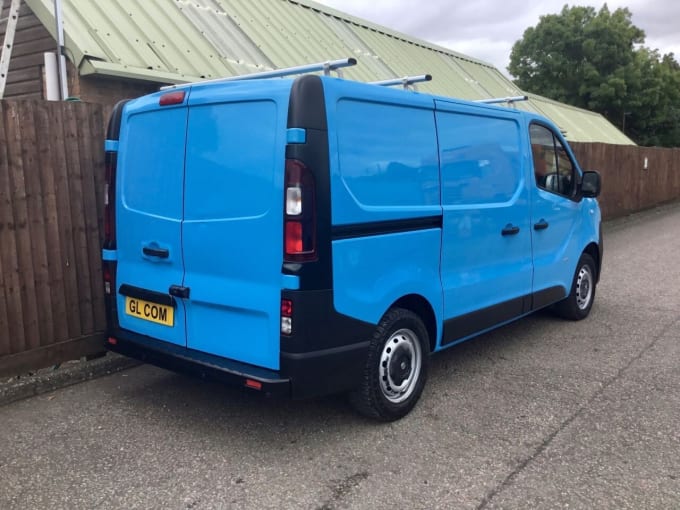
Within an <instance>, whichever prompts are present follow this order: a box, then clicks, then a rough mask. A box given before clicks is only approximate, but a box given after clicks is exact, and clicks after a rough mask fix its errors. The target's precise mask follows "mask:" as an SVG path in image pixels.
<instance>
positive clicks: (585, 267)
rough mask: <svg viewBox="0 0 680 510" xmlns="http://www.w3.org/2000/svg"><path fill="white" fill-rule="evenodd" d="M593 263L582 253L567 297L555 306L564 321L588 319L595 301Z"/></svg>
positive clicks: (591, 259) (590, 258)
mask: <svg viewBox="0 0 680 510" xmlns="http://www.w3.org/2000/svg"><path fill="white" fill-rule="evenodd" d="M595 274H596V273H595V261H594V260H593V258H592V257H591V256H590V255H588V254H587V253H584V254H583V255H581V258H580V259H579V261H578V265H577V266H576V274H575V275H574V281H573V282H572V284H571V292H570V293H569V295H568V296H567V297H566V298H565V299H564V300H562V301H560V302H559V303H557V305H555V310H556V311H557V313H558V314H559V315H560V316H562V317H564V318H565V319H569V320H573V321H580V320H581V319H585V318H586V317H588V314H589V313H590V309H591V308H592V307H593V301H595V285H596V283H595V282H596V276H595Z"/></svg>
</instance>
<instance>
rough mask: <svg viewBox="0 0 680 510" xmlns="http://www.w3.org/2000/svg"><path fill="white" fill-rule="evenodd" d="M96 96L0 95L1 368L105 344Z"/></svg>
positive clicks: (17, 368)
mask: <svg viewBox="0 0 680 510" xmlns="http://www.w3.org/2000/svg"><path fill="white" fill-rule="evenodd" d="M103 126H104V118H103V108H102V107H101V106H99V105H92V104H83V103H68V102H66V103H58V102H46V101H34V100H31V101H28V100H27V101H0V375H3V374H5V375H6V374H9V373H19V372H21V371H24V370H28V369H31V368H37V367H40V366H46V365H48V364H52V363H57V362H60V361H63V360H66V359H72V358H74V357H78V356H81V355H88V354H92V353H94V352H97V351H101V350H102V345H103V344H102V341H101V335H100V334H98V333H100V332H102V331H103V329H104V326H105V317H104V306H103V303H104V297H103V289H102V283H101V264H100V230H101V229H100V225H101V223H102V200H103V176H104V170H103V167H104V157H103V140H104V130H103V129H104V128H103Z"/></svg>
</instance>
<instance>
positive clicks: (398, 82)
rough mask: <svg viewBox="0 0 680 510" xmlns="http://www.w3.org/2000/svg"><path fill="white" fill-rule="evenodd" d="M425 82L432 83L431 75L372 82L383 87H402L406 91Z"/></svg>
mask: <svg viewBox="0 0 680 510" xmlns="http://www.w3.org/2000/svg"><path fill="white" fill-rule="evenodd" d="M424 81H432V75H431V74H421V75H418V76H404V77H403V78H393V79H390V80H382V81H372V82H370V84H371V85H378V86H381V87H394V86H395V85H402V86H403V87H404V88H405V89H408V88H409V87H410V86H411V85H413V84H415V83H422V82H424Z"/></svg>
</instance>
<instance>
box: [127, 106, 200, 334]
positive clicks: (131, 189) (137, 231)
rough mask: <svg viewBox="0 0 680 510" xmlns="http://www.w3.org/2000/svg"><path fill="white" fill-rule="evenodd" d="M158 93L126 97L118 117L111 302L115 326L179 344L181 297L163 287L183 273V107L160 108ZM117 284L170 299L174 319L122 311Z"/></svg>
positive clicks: (182, 325)
mask: <svg viewBox="0 0 680 510" xmlns="http://www.w3.org/2000/svg"><path fill="white" fill-rule="evenodd" d="M158 99H159V96H158V95H153V96H147V97H144V98H141V99H138V100H135V101H131V102H130V103H128V104H127V105H126V106H125V109H124V113H123V118H122V122H121V132H120V145H119V146H120V151H119V154H118V172H117V176H118V178H117V188H116V197H118V201H119V202H118V204H117V210H116V230H117V232H118V233H119V234H118V236H117V237H118V243H117V245H118V246H117V248H118V272H117V278H116V279H117V289H116V291H117V292H116V300H117V302H116V304H117V309H118V321H119V326H120V327H121V328H123V329H126V330H130V331H134V332H137V333H139V334H142V335H147V336H150V337H153V338H158V339H160V340H164V341H166V342H171V343H174V344H177V345H181V346H185V345H186V338H185V323H184V308H183V303H182V302H181V300H176V299H173V298H170V297H169V296H168V289H169V288H170V286H171V285H179V284H181V282H182V278H183V276H184V265H183V260H182V241H181V222H182V201H183V178H184V146H185V137H186V122H187V108H186V107H184V106H181V107H169V108H164V109H160V108H159V105H158ZM150 190H152V191H150ZM145 248H146V249H147V252H148V249H149V248H151V249H157V250H167V257H165V258H159V257H154V256H149V255H147V254H145V253H144V250H145ZM123 285H128V286H132V287H135V288H138V289H143V290H144V291H151V292H155V293H158V294H160V295H165V296H167V297H168V299H171V300H172V301H171V302H172V303H173V307H174V324H173V325H172V326H167V325H163V324H157V323H154V322H150V321H147V320H143V319H141V318H138V317H135V316H133V315H131V314H129V313H126V299H128V298H127V297H126V296H124V295H123V294H121V293H120V289H121V286H123ZM136 297H143V295H138V296H136ZM146 301H150V302H154V301H156V300H155V299H154V298H153V297H151V298H147V299H146Z"/></svg>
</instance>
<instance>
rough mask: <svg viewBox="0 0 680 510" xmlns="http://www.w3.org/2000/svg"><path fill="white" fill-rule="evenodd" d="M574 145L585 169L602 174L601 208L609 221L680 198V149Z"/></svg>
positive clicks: (597, 144) (588, 144)
mask: <svg viewBox="0 0 680 510" xmlns="http://www.w3.org/2000/svg"><path fill="white" fill-rule="evenodd" d="M571 146H572V148H573V149H574V153H575V154H576V157H577V159H578V160H579V163H580V164H581V166H582V167H583V168H584V169H587V170H598V171H599V172H600V173H601V174H602V185H603V188H602V195H601V197H600V206H601V207H602V215H603V217H604V218H605V219H611V218H616V217H619V216H623V215H626V214H631V213H633V212H636V211H640V210H643V209H648V208H650V207H654V206H656V205H659V204H663V203H665V202H670V201H672V200H678V199H680V149H666V148H658V147H636V146H629V145H609V144H603V143H572V144H571ZM645 159H646V160H647V166H646V168H645Z"/></svg>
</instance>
